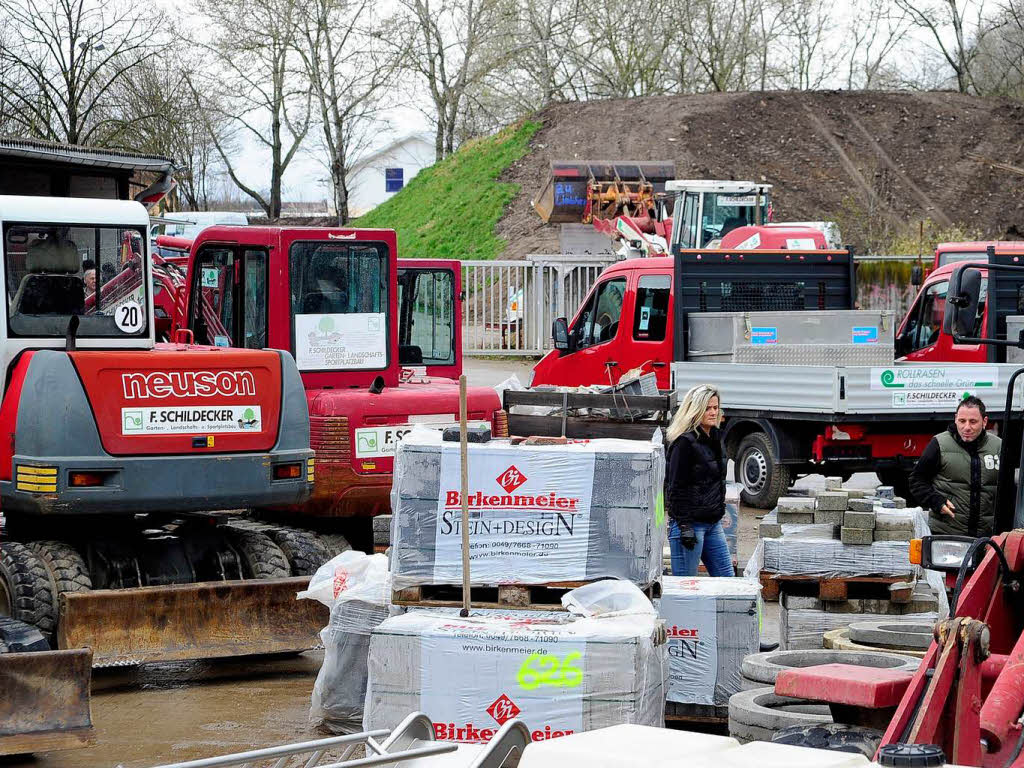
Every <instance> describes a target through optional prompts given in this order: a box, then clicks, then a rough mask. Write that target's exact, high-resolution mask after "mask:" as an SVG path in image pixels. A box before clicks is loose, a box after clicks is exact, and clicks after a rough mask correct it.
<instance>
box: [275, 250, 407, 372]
mask: <svg viewBox="0 0 1024 768" xmlns="http://www.w3.org/2000/svg"><path fill="white" fill-rule="evenodd" d="M388 256H389V254H388V249H387V246H385V245H383V244H380V243H338V242H319V241H317V242H297V243H293V244H292V246H291V250H290V251H289V259H288V263H289V272H290V278H291V311H292V317H293V318H294V321H293V331H294V340H295V341H294V350H295V362H296V364H297V365H298V367H299V370H301V371H335V370H349V371H352V370H378V369H381V368H386V367H387V365H388V323H387V315H386V313H387V309H388Z"/></svg>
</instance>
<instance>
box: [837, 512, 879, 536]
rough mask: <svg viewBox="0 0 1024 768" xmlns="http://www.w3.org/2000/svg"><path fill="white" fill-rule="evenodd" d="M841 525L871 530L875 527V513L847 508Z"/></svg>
mask: <svg viewBox="0 0 1024 768" xmlns="http://www.w3.org/2000/svg"><path fill="white" fill-rule="evenodd" d="M843 525H844V526H846V527H847V528H861V529H864V530H868V531H873V530H874V529H875V513H874V512H855V511H853V510H847V511H846V514H845V515H844V516H843Z"/></svg>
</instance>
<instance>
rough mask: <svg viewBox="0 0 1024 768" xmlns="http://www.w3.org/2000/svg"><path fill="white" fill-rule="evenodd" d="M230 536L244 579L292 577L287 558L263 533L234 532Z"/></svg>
mask: <svg viewBox="0 0 1024 768" xmlns="http://www.w3.org/2000/svg"><path fill="white" fill-rule="evenodd" d="M230 535H231V543H232V544H233V545H234V547H235V549H236V550H237V551H238V555H239V557H240V558H241V561H242V575H243V576H245V578H247V579H284V578H287V577H289V576H291V575H292V569H291V566H289V565H288V558H287V557H285V555H284V552H282V551H281V548H280V547H279V546H277V544H275V543H274V540H273V539H272V538H270V537H269V536H267V535H266V534H265V533H258V532H256V531H240V530H235V531H232V532H231V534H230Z"/></svg>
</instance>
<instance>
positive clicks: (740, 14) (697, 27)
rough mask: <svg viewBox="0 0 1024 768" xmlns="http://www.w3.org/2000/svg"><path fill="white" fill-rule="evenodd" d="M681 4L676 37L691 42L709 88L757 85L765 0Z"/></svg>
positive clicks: (700, 0) (738, 88)
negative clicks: (761, 19)
mask: <svg viewBox="0 0 1024 768" xmlns="http://www.w3.org/2000/svg"><path fill="white" fill-rule="evenodd" d="M680 5H681V6H682V7H681V8H679V10H678V11H676V12H675V13H674V14H673V16H674V20H675V21H676V23H677V24H678V26H674V27H673V34H677V35H684V36H686V38H687V39H688V40H689V44H690V50H691V51H692V53H693V56H694V58H695V59H696V61H697V64H698V65H699V67H700V70H701V71H702V72H703V75H704V82H705V84H706V89H707V90H712V91H742V90H746V89H747V88H749V87H751V86H752V85H754V84H755V83H757V78H756V77H754V76H753V75H754V73H755V71H756V65H757V62H758V60H759V58H760V56H759V54H760V52H761V51H762V50H763V49H762V44H763V43H764V41H762V40H761V38H760V35H759V34H758V31H759V28H760V21H759V17H760V14H761V12H762V0H681V3H680Z"/></svg>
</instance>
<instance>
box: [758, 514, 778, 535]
mask: <svg viewBox="0 0 1024 768" xmlns="http://www.w3.org/2000/svg"><path fill="white" fill-rule="evenodd" d="M777 520H778V518H775V522H768V519H767V518H766V519H764V520H761V521H760V522H759V523H758V524H757V537H758V538H759V539H777V538H779V537H780V536H781V535H782V524H781V523H779V522H777Z"/></svg>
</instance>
